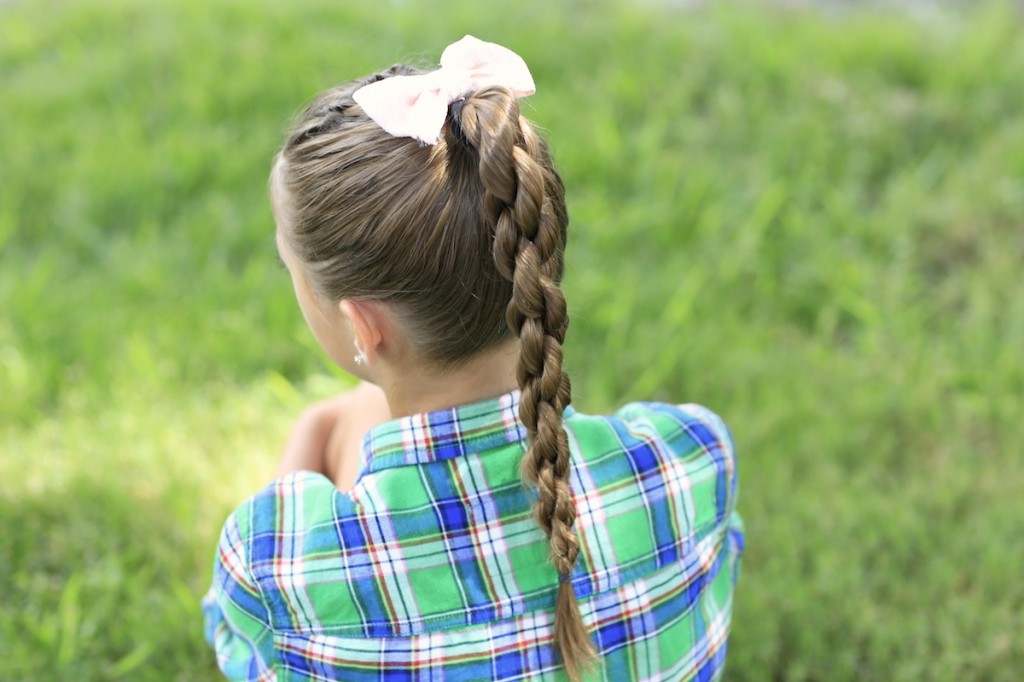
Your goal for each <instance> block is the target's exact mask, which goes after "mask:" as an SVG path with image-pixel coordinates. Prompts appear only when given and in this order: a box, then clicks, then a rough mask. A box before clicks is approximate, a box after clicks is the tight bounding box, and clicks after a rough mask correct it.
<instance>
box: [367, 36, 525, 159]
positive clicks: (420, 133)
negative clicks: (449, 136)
mask: <svg viewBox="0 0 1024 682" xmlns="http://www.w3.org/2000/svg"><path fill="white" fill-rule="evenodd" d="M490 85H500V86H504V87H506V88H508V89H509V90H511V91H512V92H513V93H514V94H515V95H516V97H525V96H527V95H532V94H533V93H534V92H535V91H536V88H535V86H534V83H533V76H531V75H530V69H529V68H528V67H527V66H526V62H524V61H523V58H522V57H520V56H519V55H517V54H516V53H515V52H513V51H512V50H509V49H508V48H506V47H502V46H501V45H496V44H494V43H487V42H484V41H482V40H478V39H476V38H474V37H473V36H466V37H465V38H463V39H462V40H460V41H458V42H456V43H452V44H451V45H449V46H448V47H447V48H445V50H444V52H443V53H442V54H441V68H440V69H437V70H436V71H431V72H429V73H425V74H421V75H418V76H392V77H391V78H385V79H384V80H380V81H377V82H375V83H370V84H368V85H364V86H363V87H361V88H359V89H358V90H356V91H355V92H354V93H353V95H352V97H353V99H355V101H356V103H357V104H359V106H361V107H362V108H363V111H364V112H366V115H367V116H369V117H370V118H371V119H372V120H373V121H374V122H375V123H376V124H377V125H379V126H380V127H381V128H383V129H384V130H385V131H386V132H387V133H388V134H390V135H393V136H395V137H411V138H414V139H416V140H419V141H420V142H422V143H424V144H428V145H430V144H436V143H437V140H438V138H439V137H440V136H441V129H442V128H443V127H444V119H445V116H446V115H447V113H448V105H449V104H451V103H452V102H454V101H455V100H457V99H459V98H461V97H464V96H465V95H467V94H469V93H471V92H475V91H477V90H480V89H481V88H485V87H488V86H490Z"/></svg>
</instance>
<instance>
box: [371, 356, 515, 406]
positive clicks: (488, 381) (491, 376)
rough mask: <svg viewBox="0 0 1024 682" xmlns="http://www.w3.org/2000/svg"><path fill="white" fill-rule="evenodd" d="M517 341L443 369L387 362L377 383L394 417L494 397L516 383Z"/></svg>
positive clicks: (513, 386) (510, 388)
mask: <svg viewBox="0 0 1024 682" xmlns="http://www.w3.org/2000/svg"><path fill="white" fill-rule="evenodd" d="M518 361H519V343H518V342H510V343H507V344H503V345H501V346H498V347H497V348H494V349H491V350H485V351H481V352H480V353H477V355H475V356H474V357H473V358H471V359H470V360H469V361H468V362H466V363H465V364H463V365H460V366H458V367H456V368H454V369H448V370H443V371H436V372H434V371H425V370H424V368H423V365H422V364H416V366H414V367H403V366H401V365H395V366H391V367H388V368H386V369H385V371H383V372H382V373H381V374H382V376H381V377H380V383H379V386H380V387H381V389H383V391H384V394H385V395H386V396H387V399H388V406H389V407H390V408H391V417H392V418H393V419H397V418H399V417H406V416H409V415H413V414H420V413H423V412H432V411H434V410H440V409H444V408H448V407H455V406H457V405H466V404H468V403H474V402H479V401H481V400H486V399H488V398H494V397H497V396H499V395H502V394H504V393H508V392H509V391H512V390H515V389H516V388H518V387H519V384H518V382H517V380H516V365H517V363H518Z"/></svg>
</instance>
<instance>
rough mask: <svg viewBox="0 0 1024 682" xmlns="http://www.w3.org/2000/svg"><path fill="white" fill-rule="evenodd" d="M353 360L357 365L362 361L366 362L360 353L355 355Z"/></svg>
mask: <svg viewBox="0 0 1024 682" xmlns="http://www.w3.org/2000/svg"><path fill="white" fill-rule="evenodd" d="M354 360H355V361H356V364H357V365H361V364H363V363H364V362H366V358H364V357H363V354H362V353H360V354H359V355H357V356H355V358H354Z"/></svg>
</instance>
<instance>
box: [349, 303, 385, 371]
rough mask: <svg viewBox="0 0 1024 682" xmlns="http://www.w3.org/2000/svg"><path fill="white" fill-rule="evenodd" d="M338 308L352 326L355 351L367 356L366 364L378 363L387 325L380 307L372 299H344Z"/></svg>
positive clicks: (364, 356)
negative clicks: (378, 354) (379, 350)
mask: <svg viewBox="0 0 1024 682" xmlns="http://www.w3.org/2000/svg"><path fill="white" fill-rule="evenodd" d="M338 309H339V310H340V311H341V314H342V315H344V316H345V319H347V320H348V322H349V324H350V325H351V326H352V337H353V340H354V341H355V345H356V347H355V351H356V352H357V353H359V354H360V355H362V356H363V358H365V362H366V364H368V365H373V364H376V362H377V351H378V349H379V348H380V345H381V343H383V341H384V330H385V327H386V323H385V320H384V318H383V317H382V311H381V310H380V307H379V306H377V305H375V304H374V303H373V302H370V301H350V300H342V301H339V302H338Z"/></svg>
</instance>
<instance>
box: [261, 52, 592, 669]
mask: <svg viewBox="0 0 1024 682" xmlns="http://www.w3.org/2000/svg"><path fill="white" fill-rule="evenodd" d="M417 72H418V70H416V69H413V68H411V67H407V66H402V65H399V66H394V67H392V68H391V69H389V70H387V71H385V72H382V73H379V74H375V75H373V76H369V77H367V78H363V79H359V80H356V81H354V82H352V83H349V84H346V85H344V86H341V87H338V88H335V89H333V90H330V91H328V92H326V93H324V94H322V95H320V96H319V97H317V98H316V99H315V100H314V101H313V102H312V103H311V104H310V105H309V106H308V107H307V108H306V110H305V111H304V112H303V114H302V115H301V116H300V118H299V120H298V122H297V123H296V124H295V126H294V129H293V130H292V132H291V134H290V135H289V136H288V138H287V141H286V142H285V145H284V148H283V149H282V150H281V153H280V157H279V161H278V163H277V164H276V165H275V170H274V175H275V177H274V182H273V183H272V185H273V186H275V187H279V188H280V190H283V193H284V195H285V197H286V200H284V201H279V203H284V204H286V206H279V211H283V212H284V214H285V215H286V219H287V224H288V225H289V226H290V229H289V230H287V231H285V233H284V234H283V237H284V239H285V240H286V241H287V242H288V244H289V246H290V247H291V248H292V249H293V251H294V252H295V253H296V254H297V255H298V257H299V258H300V259H301V260H302V261H303V262H304V263H305V265H306V266H307V268H308V271H309V273H310V279H311V281H312V282H313V284H314V286H315V287H316V288H317V289H319V291H320V293H321V294H323V295H325V296H326V297H328V298H329V299H330V300H340V299H342V298H349V299H363V300H367V299H369V300H380V301H387V302H388V303H389V304H390V305H391V306H392V309H394V310H395V311H396V312H397V313H398V315H399V316H400V317H401V318H402V319H403V321H404V322H405V323H406V324H405V328H406V329H407V330H409V331H410V333H411V334H412V336H411V337H410V338H411V340H412V342H413V343H414V345H415V346H416V347H417V348H418V349H419V350H420V351H421V352H422V354H423V357H425V358H428V359H429V360H431V361H433V362H435V363H437V364H438V365H439V366H441V367H452V366H456V365H458V364H459V363H461V362H464V361H466V360H467V359H469V358H470V357H472V356H473V355H474V354H475V353H477V352H478V351H481V350H483V349H486V348H489V347H492V346H494V345H495V344H497V343H499V342H502V341H506V340H511V339H512V338H513V336H515V337H517V338H518V339H519V343H520V358H519V363H518V383H519V386H520V389H521V391H522V397H521V402H520V409H519V413H520V418H521V420H522V422H523V424H524V425H525V426H526V429H527V434H528V448H527V452H526V454H525V455H524V457H523V460H522V465H521V476H522V479H523V481H524V482H525V483H526V484H527V485H529V486H533V487H535V488H536V489H537V493H538V500H537V503H536V504H535V505H534V516H535V518H536V520H537V523H538V524H539V525H540V527H541V528H542V529H543V530H544V533H545V535H546V536H547V538H548V542H549V545H550V558H551V562H552V564H553V565H554V567H555V569H556V570H557V571H558V574H559V585H558V597H557V607H556V615H555V634H554V638H555V644H556V646H557V648H558V649H559V651H560V652H561V656H562V660H563V662H564V664H565V667H566V672H567V673H568V674H569V677H570V679H572V680H578V679H579V677H580V673H581V670H582V669H583V668H586V667H589V666H590V664H591V663H592V662H593V661H594V659H595V653H594V649H593V644H592V642H591V639H590V636H589V635H588V633H587V630H586V627H585V626H584V624H583V620H582V618H581V617H580V612H579V607H578V604H577V602H576V595H575V592H574V590H573V587H572V583H571V581H570V577H571V575H572V571H573V567H574V566H575V564H576V559H577V556H578V555H579V542H578V540H577V538H576V534H575V531H574V530H573V524H574V523H575V520H576V507H575V504H574V502H573V498H572V493H571V491H570V489H569V469H570V467H569V444H568V440H567V438H566V434H565V431H564V430H563V429H562V413H563V411H564V410H565V408H566V407H567V406H568V405H569V402H570V400H571V389H570V385H569V378H568V376H567V375H566V373H565V371H564V370H563V369H562V343H563V342H564V340H565V332H566V328H567V326H568V321H569V319H568V315H567V312H566V305H565V297H564V296H563V294H562V291H561V288H560V286H559V282H560V280H561V277H562V265H563V254H564V250H565V239H566V226H567V224H568V214H567V212H566V208H565V190H564V188H563V186H562V181H561V179H560V178H559V176H558V173H557V172H556V171H555V169H554V166H553V164H552V161H551V157H550V155H549V153H548V149H547V145H546V143H545V142H544V140H543V139H542V138H541V137H540V136H539V135H538V134H537V132H536V131H535V130H534V128H533V125H532V124H531V123H530V122H529V121H528V120H526V119H525V118H523V117H522V116H521V115H520V110H519V102H518V100H517V98H516V97H515V96H514V95H513V94H512V92H510V91H509V90H507V89H505V88H501V87H488V88H485V89H481V90H479V91H477V92H473V93H470V94H469V95H467V96H466V97H465V99H463V100H459V101H457V102H455V103H453V104H452V105H451V106H450V107H449V111H448V116H447V119H446V121H445V124H444V129H443V131H442V135H441V139H440V140H439V141H438V142H437V144H435V145H433V146H427V147H423V146H420V145H419V144H418V143H417V142H416V141H414V140H412V139H410V138H399V137H393V136H391V135H389V134H388V133H386V132H384V131H383V130H382V129H381V128H380V127H379V126H378V125H377V124H376V123H374V122H373V121H371V120H370V119H369V118H368V117H367V116H366V114H365V113H363V111H362V109H361V108H360V107H359V105H358V104H356V103H355V101H354V100H353V99H352V93H353V92H355V91H356V90H357V89H358V88H359V87H361V86H363V85H365V84H367V83H371V82H374V81H376V80H380V79H383V78H387V77H390V76H394V75H407V74H412V73H417ZM279 199H280V198H279Z"/></svg>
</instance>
